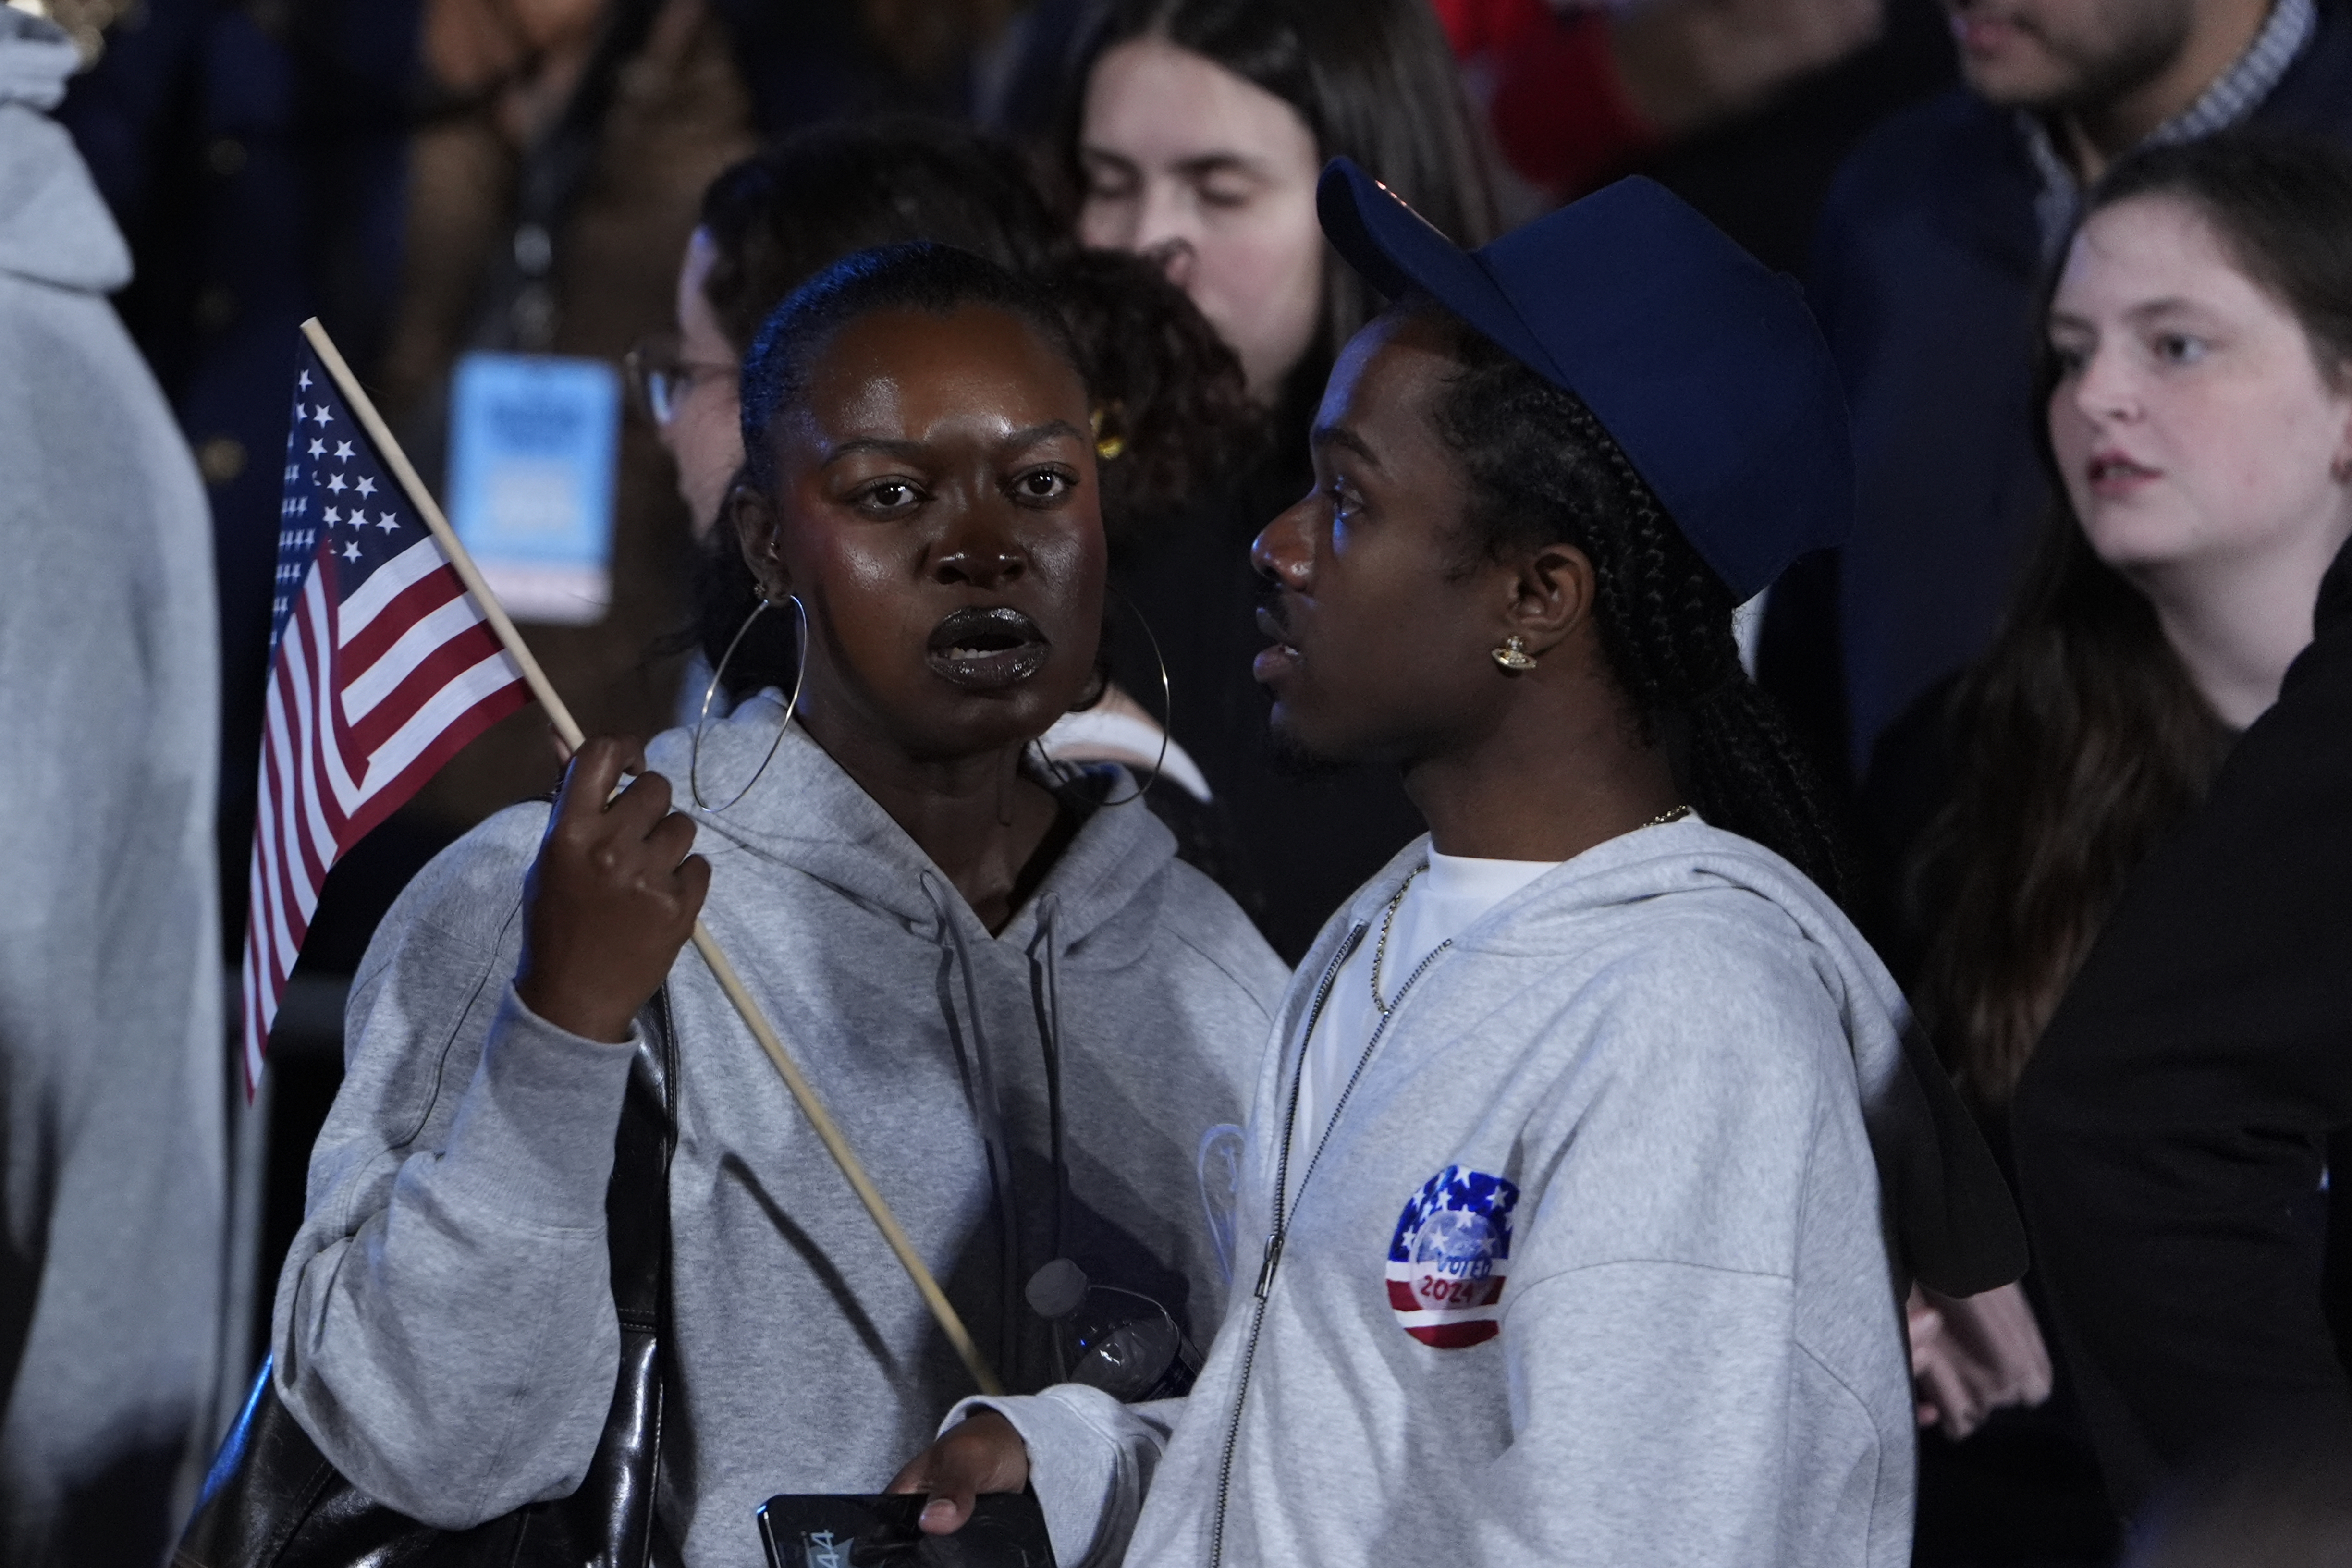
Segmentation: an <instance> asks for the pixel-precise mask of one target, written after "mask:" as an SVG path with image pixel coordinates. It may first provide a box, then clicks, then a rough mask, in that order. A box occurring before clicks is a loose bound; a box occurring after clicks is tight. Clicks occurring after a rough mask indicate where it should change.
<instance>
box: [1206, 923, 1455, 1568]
mask: <svg viewBox="0 0 2352 1568" xmlns="http://www.w3.org/2000/svg"><path fill="white" fill-rule="evenodd" d="M1368 930H1370V923H1369V922H1364V923H1360V924H1358V925H1357V926H1356V927H1355V929H1353V930H1352V931H1349V932H1348V940H1347V941H1345V942H1341V943H1340V944H1339V952H1335V953H1333V954H1332V955H1331V963H1330V964H1329V965H1328V967H1327V968H1326V969H1325V970H1324V971H1323V979H1322V981H1321V982H1320V983H1319V984H1318V985H1317V986H1316V988H1315V1005H1314V1006H1313V1007H1311V1008H1309V1009H1308V1010H1307V1028H1306V1032H1305V1033H1303V1034H1302V1035H1300V1036H1299V1037H1298V1065H1297V1068H1294V1069H1293V1071H1292V1073H1291V1079H1290V1097H1289V1101H1288V1104H1287V1107H1286V1109H1285V1110H1284V1112H1283V1117H1282V1147H1281V1150H1280V1152H1278V1153H1276V1156H1275V1171H1274V1228H1273V1230H1272V1231H1271V1232H1269V1233H1268V1235H1267V1236H1266V1238H1265V1259H1264V1260H1263V1261H1262V1262H1260V1263H1259V1265H1258V1270H1257V1285H1256V1287H1255V1290H1254V1291H1253V1292H1252V1293H1253V1294H1254V1295H1255V1297H1256V1299H1257V1300H1256V1304H1255V1306H1254V1307H1253V1308H1252V1310H1251V1313H1250V1331H1249V1340H1248V1342H1247V1343H1245V1344H1244V1345H1243V1346H1242V1368H1241V1373H1240V1375H1239V1376H1238V1377H1237V1378H1236V1380H1235V1383H1234V1415H1233V1419H1232V1420H1231V1421H1230V1422H1228V1423H1227V1424H1226V1426H1225V1451H1224V1457H1223V1458H1222V1459H1221V1460H1220V1461H1219V1462H1218V1465H1217V1515H1216V1520H1215V1522H1214V1523H1213V1524H1212V1525H1211V1527H1210V1531H1209V1568H1222V1565H1223V1563H1224V1560H1225V1512H1226V1509H1227V1506H1228V1505H1229V1504H1230V1503H1231V1502H1232V1500H1233V1484H1234V1450H1235V1449H1236V1448H1238V1447H1240V1445H1241V1439H1242V1406H1243V1405H1244V1403H1245V1402H1246V1401H1247V1400H1248V1398H1249V1384H1250V1369H1251V1368H1252V1367H1253V1366H1255V1364H1256V1363H1257V1342H1258V1335H1259V1334H1261V1333H1262V1332H1264V1331H1265V1306H1266V1299H1267V1298H1268V1297H1269V1296H1271V1295H1272V1294H1273V1293H1274V1275H1275V1270H1276V1268H1278V1267H1279V1266H1280V1265H1281V1262H1282V1243H1283V1238H1284V1237H1285V1236H1286V1234H1288V1231H1289V1229H1290V1218H1289V1215H1290V1210H1291V1207H1292V1205H1291V1203H1290V1194H1289V1187H1290V1145H1291V1141H1292V1138H1293V1135H1294V1134H1295V1133H1296V1131H1297V1125H1298V1092H1299V1086H1300V1084H1301V1083H1303V1082H1304V1081H1305V1079H1306V1077H1307V1053H1308V1052H1309V1051H1310V1050H1311V1049H1312V1048H1313V1047H1314V1044H1315V1026H1316V1025H1318V1024H1319V1023H1321V1022H1322V1020H1323V1005H1324V1004H1325V1003H1326V1002H1328V1001H1329V1000H1330V996H1331V986H1332V983H1333V982H1334V981H1336V980H1338V979H1339V969H1340V966H1341V965H1342V964H1344V963H1347V962H1348V959H1349V956H1350V955H1351V954H1353V953H1354V952H1355V951H1356V947H1357V944H1358V943H1360V942H1362V941H1363V940H1364V932H1365V931H1368ZM1453 945H1454V943H1453V942H1450V941H1449V942H1440V943H1438V944H1437V946H1436V947H1434V948H1433V949H1431V950H1430V952H1429V955H1428V956H1427V957H1425V958H1423V960H1422V961H1421V962H1420V963H1417V964H1415V965H1414V966H1413V970H1412V973H1411V974H1409V975H1407V976H1406V977H1405V982H1404V984H1402V985H1401V986H1399V987H1398V988H1397V994H1396V997H1395V999H1394V1000H1393V1001H1391V1003H1390V1004H1389V1006H1388V1011H1387V1012H1385V1013H1382V1014H1381V1018H1380V1022H1379V1023H1377V1024H1375V1025H1373V1026H1372V1035H1371V1038H1370V1039H1369V1040H1366V1041H1365V1042H1364V1051H1363V1054H1362V1055H1361V1056H1360V1057H1358V1058H1356V1068H1355V1070H1354V1071H1353V1072H1351V1073H1349V1075H1348V1082H1347V1084H1346V1086H1345V1087H1344V1088H1342V1089H1340V1090H1339V1099H1338V1100H1335V1101H1333V1102H1332V1105H1331V1114H1330V1115H1329V1116H1328V1118H1326V1119H1325V1121H1324V1122H1323V1131H1321V1132H1320V1133H1319V1134H1318V1135H1317V1137H1316V1140H1315V1148H1314V1151H1313V1152H1311V1153H1309V1154H1308V1155H1307V1169H1306V1170H1305V1171H1303V1172H1301V1173H1299V1177H1298V1195H1299V1196H1300V1197H1301V1198H1304V1197H1305V1196H1306V1195H1307V1183H1308V1182H1310V1181H1312V1180H1314V1178H1315V1167H1316V1166H1317V1165H1318V1164H1319V1163H1321V1162H1322V1159H1323V1146H1324V1145H1325V1144H1326V1143H1328V1142H1330V1141H1331V1130H1332V1129H1333V1128H1334V1127H1336V1126H1338V1125H1339V1115H1340V1113H1341V1112H1342V1111H1344V1110H1347V1108H1348V1100H1349V1096H1351V1095H1353V1094H1354V1093H1355V1092H1356V1082H1357V1080H1358V1079H1360V1078H1362V1077H1363V1076H1364V1069H1365V1068H1368V1067H1370V1065H1371V1061H1372V1053H1373V1052H1374V1051H1376V1050H1378V1049H1380V1046H1381V1037H1382V1036H1384V1035H1386V1034H1387V1033H1388V1028H1389V1022H1390V1020H1391V1019H1392V1018H1394V1017H1395V1016H1397V1013H1398V1011H1399V1010H1400V1009H1402V1007H1403V1006H1404V999H1405V998H1406V997H1407V996H1409V995H1411V994H1412V988H1413V987H1414V986H1415V985H1416V984H1419V983H1420V981H1421V977H1422V976H1423V974H1424V973H1428V970H1429V966H1430V965H1431V964H1433V963H1436V962H1437V957H1438V954H1440V953H1442V952H1444V951H1445V950H1446V949H1447V948H1449V947H1452V946H1453Z"/></svg>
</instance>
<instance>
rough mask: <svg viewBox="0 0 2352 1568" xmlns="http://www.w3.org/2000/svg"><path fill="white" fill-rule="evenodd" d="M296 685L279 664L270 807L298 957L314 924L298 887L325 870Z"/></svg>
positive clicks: (286, 915)
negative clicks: (281, 727) (275, 773)
mask: <svg viewBox="0 0 2352 1568" xmlns="http://www.w3.org/2000/svg"><path fill="white" fill-rule="evenodd" d="M299 625H300V618H299V616H297V618H296V619H295V620H294V621H291V622H289V623H288V624H287V628H286V629H287V633H288V637H287V640H288V641H289V642H292V641H294V640H295V639H296V638H297V637H299V635H300V634H299V631H297V629H296V628H297V627H298V626H299ZM294 686H295V679H294V671H293V669H292V668H290V666H289V664H288V663H287V662H285V661H283V660H281V661H280V662H279V664H278V693H279V697H278V701H279V705H280V709H281V710H282V712H283V714H284V719H283V722H284V723H285V726H286V730H285V733H284V742H285V744H286V747H287V756H286V758H285V759H283V760H282V761H281V762H280V763H279V770H280V774H281V786H280V789H279V791H278V795H277V796H276V798H275V799H274V800H272V801H271V803H270V804H271V805H272V806H273V807H275V809H274V810H273V812H272V813H271V816H272V817H273V818H274V819H275V824H276V830H277V847H278V886H277V889H276V891H277V895H278V914H279V918H280V919H281V920H282V921H284V922H285V926H286V931H287V934H288V935H289V936H290V937H291V938H293V941H294V947H295V950H296V951H297V952H299V951H300V950H301V946H302V938H303V937H304V936H305V935H307V934H308V933H309V931H310V921H309V919H308V918H307V917H306V916H305V915H304V914H303V912H302V907H303V902H304V900H303V898H302V895H301V891H300V887H301V884H302V883H304V882H308V883H309V884H310V886H311V887H312V888H314V889H315V888H316V887H318V885H319V883H320V880H321V879H323V878H324V877H325V875H326V868H324V867H323V866H321V865H320V864H319V863H318V860H317V858H316V851H315V850H314V848H313V847H312V846H311V843H310V833H309V832H308V831H307V830H306V829H305V827H304V825H303V823H302V820H301V812H302V775H303V774H304V773H307V772H308V771H309V770H310V768H311V766H312V765H313V762H312V758H311V754H310V744H309V739H310V738H309V737H308V736H306V735H304V734H303V733H302V730H301V726H300V724H299V717H298V714H297V711H296V699H295V698H294V695H293V692H294ZM271 742H272V743H273V744H276V743H277V742H278V737H277V736H273V737H271ZM277 956H278V958H279V960H280V961H281V962H283V963H285V966H286V967H287V968H289V969H290V968H292V967H293V965H292V963H291V961H290V960H288V959H287V958H286V955H285V954H284V953H279V954H278V955H277ZM281 978H282V977H281Z"/></svg>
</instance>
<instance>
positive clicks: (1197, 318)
mask: <svg viewBox="0 0 2352 1568" xmlns="http://www.w3.org/2000/svg"><path fill="white" fill-rule="evenodd" d="M1036 278H1037V281H1038V283H1039V285H1040V286H1041V287H1043V288H1044V289H1045V291H1046V292H1047V293H1048V294H1050V295H1051V296H1052V297H1053V300H1054V304H1055V308H1056V309H1058V310H1060V311H1061V315H1062V320H1063V321H1064V322H1066V324H1067V325H1068V327H1069V329H1070V336H1071V339H1072V341H1073V342H1076V345H1077V351H1078V370H1079V372H1080V374H1083V375H1084V376H1085V377H1086V380H1087V391H1088V392H1090V393H1091V394H1092V395H1094V398H1095V405H1096V408H1097V411H1098V415H1099V417H1100V419H1101V426H1100V430H1099V432H1098V433H1099V434H1100V435H1101V436H1102V437H1104V438H1105V439H1106V440H1107V441H1111V442H1116V443H1117V445H1116V447H1111V448H1108V449H1111V450H1116V451H1117V452H1118V456H1117V457H1114V458H1105V459H1104V461H1103V463H1102V465H1101V468H1102V509H1103V526H1104V528H1105V529H1106V531H1108V533H1109V536H1110V544H1111V549H1112V550H1113V551H1114V552H1117V551H1120V550H1123V549H1126V548H1129V547H1130V546H1132V545H1133V544H1135V543H1137V542H1140V541H1141V540H1142V539H1143V538H1144V537H1145V536H1146V535H1148V534H1149V533H1150V531H1152V530H1153V529H1155V528H1157V527H1161V526H1165V525H1167V524H1168V523H1169V522H1170V521H1171V519H1172V518H1173V517H1174V516H1175V515H1176V514H1177V513H1179V512H1180V511H1181V510H1183V509H1184V508H1185V507H1186V506H1187V505H1189V504H1190V503H1191V502H1192V501H1193V500H1195V499H1196V498H1197V497H1198V496H1199V495H1200V493H1201V490H1202V487H1203V486H1204V485H1205V484H1206V483H1208V482H1210V481H1212V480H1213V479H1217V478H1218V477H1220V476H1223V475H1226V474H1234V473H1241V472H1244V471H1245V470H1246V469H1247V468H1249V467H1250V466H1251V465H1252V464H1253V463H1255V462H1256V461H1257V459H1258V458H1259V457H1260V456H1261V455H1262V453H1263V450H1264V448H1265V444H1266V442H1265V436H1266V432H1265V422H1264V421H1263V419H1262V418H1261V417H1260V416H1259V414H1258V411H1257V409H1256V408H1255V406H1254V405H1252V404H1251V402H1250V400H1249V395H1248V393H1247V392H1246V391H1245V390H1244V383H1243V380H1242V366H1241V361H1240V360H1238V359H1236V358H1234V351H1233V350H1231V349H1229V348H1227V347H1226V346H1225V344H1224V342H1223V339H1221V338H1219V337H1218V336H1217V332H1216V329H1215V328H1213V327H1212V326H1210V325H1209V323H1208V321H1207V320H1206V319H1204V318H1203V317H1202V314H1201V312H1200V310H1198V309H1197V308H1195V307H1194V305H1193V304H1192V300H1191V299H1189V298H1188V297H1187V296H1186V295H1185V293H1184V290H1183V289H1179V288H1178V287H1177V286H1176V285H1175V284H1173V283H1171V282H1170V281H1169V280H1168V276H1167V274H1166V273H1165V272H1163V271H1162V270H1160V267H1159V265H1158V264H1157V263H1155V262H1151V261H1149V260H1146V259H1145V258H1142V257H1139V256H1131V255H1129V254H1128V253H1127V252H1125V251H1113V250H1087V251H1081V252H1079V253H1077V254H1076V255H1074V256H1069V257H1066V258H1061V259H1059V260H1056V261H1053V262H1049V263H1048V264H1046V265H1045V267H1044V268H1041V269H1040V270H1039V271H1038V272H1037V274H1036Z"/></svg>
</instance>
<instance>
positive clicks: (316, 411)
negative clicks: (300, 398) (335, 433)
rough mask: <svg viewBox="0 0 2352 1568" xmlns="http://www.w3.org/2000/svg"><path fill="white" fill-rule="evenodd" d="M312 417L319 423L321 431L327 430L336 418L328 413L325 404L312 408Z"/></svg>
mask: <svg viewBox="0 0 2352 1568" xmlns="http://www.w3.org/2000/svg"><path fill="white" fill-rule="evenodd" d="M310 417H311V419H312V420H313V421H315V422H316V423H317V425H318V426H319V428H320V429H321V430H323V429H325V428H326V427H327V426H330V425H331V424H333V423H334V421H335V416H333V415H331V414H330V413H328V412H327V405H325V404H323V403H321V404H318V405H314V406H313V407H312V408H311V410H310Z"/></svg>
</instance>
